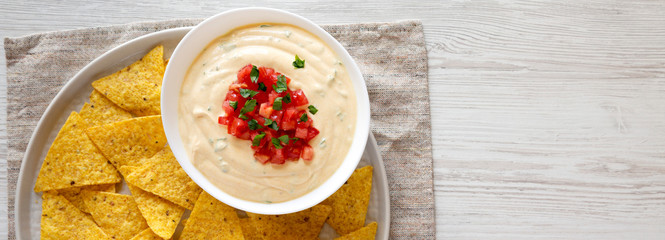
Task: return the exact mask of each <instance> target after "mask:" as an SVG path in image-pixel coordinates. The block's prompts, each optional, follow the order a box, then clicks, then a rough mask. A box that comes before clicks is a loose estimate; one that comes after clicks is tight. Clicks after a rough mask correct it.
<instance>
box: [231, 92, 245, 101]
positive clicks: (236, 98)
mask: <svg viewBox="0 0 665 240" xmlns="http://www.w3.org/2000/svg"><path fill="white" fill-rule="evenodd" d="M244 99H245V98H243V97H242V96H241V95H240V93H238V92H236V91H228V92H227V93H226V100H228V101H236V102H237V101H240V100H244Z"/></svg>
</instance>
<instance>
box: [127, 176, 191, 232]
mask: <svg viewBox="0 0 665 240" xmlns="http://www.w3.org/2000/svg"><path fill="white" fill-rule="evenodd" d="M127 186H129V191H131V192H132V196H134V200H135V201H136V203H137V204H138V206H139V210H141V214H143V217H144V218H145V219H146V221H147V222H148V226H150V229H152V230H151V232H154V233H155V234H156V235H158V236H160V237H161V238H164V239H167V238H171V236H173V233H174V232H175V229H176V227H178V222H180V217H182V214H183V213H185V208H183V207H181V206H178V205H176V204H175V203H172V202H169V201H167V200H166V199H163V198H160V197H158V196H157V195H155V194H152V193H149V192H146V191H143V190H142V189H140V188H138V187H135V186H133V185H131V184H127Z"/></svg>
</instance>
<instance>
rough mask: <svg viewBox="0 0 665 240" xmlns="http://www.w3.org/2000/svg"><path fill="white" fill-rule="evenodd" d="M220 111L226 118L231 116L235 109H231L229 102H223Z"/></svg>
mask: <svg viewBox="0 0 665 240" xmlns="http://www.w3.org/2000/svg"><path fill="white" fill-rule="evenodd" d="M222 109H223V110H224V112H225V113H226V116H231V115H233V112H234V111H235V109H233V107H231V105H230V104H229V101H224V104H222Z"/></svg>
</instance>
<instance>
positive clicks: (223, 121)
mask: <svg viewBox="0 0 665 240" xmlns="http://www.w3.org/2000/svg"><path fill="white" fill-rule="evenodd" d="M229 118H232V117H230V116H219V118H218V119H217V123H219V124H222V125H229V122H230V121H229Z"/></svg>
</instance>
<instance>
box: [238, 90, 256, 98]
mask: <svg viewBox="0 0 665 240" xmlns="http://www.w3.org/2000/svg"><path fill="white" fill-rule="evenodd" d="M257 93H259V92H257V91H254V90H249V89H244V88H241V89H240V96H242V97H244V98H248V97H254V95H256V94H257Z"/></svg>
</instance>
